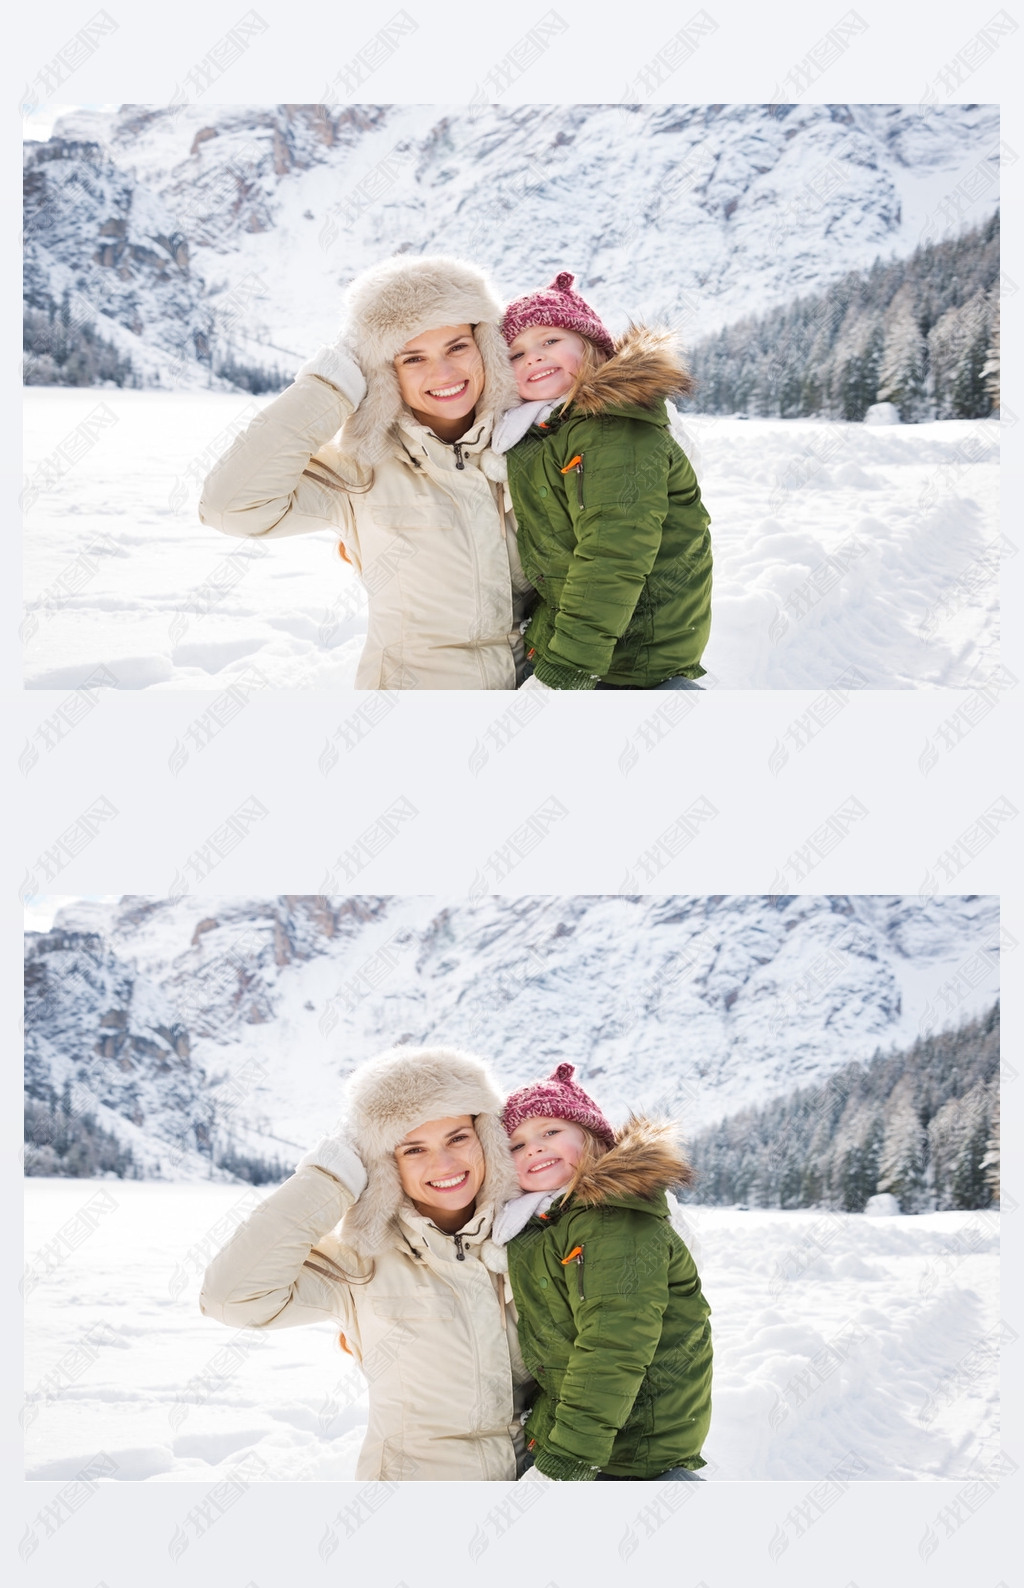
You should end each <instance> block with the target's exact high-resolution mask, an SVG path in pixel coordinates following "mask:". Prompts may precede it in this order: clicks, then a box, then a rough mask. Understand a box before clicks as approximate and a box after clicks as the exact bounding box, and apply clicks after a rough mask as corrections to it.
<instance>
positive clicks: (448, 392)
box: [430, 380, 469, 402]
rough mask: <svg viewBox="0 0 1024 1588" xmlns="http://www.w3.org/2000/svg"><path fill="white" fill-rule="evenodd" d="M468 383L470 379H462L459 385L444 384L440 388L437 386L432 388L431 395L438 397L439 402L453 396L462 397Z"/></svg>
mask: <svg viewBox="0 0 1024 1588" xmlns="http://www.w3.org/2000/svg"><path fill="white" fill-rule="evenodd" d="M468 385H469V381H468V380H460V381H459V384H458V385H457V386H442V387H441V389H440V390H438V389H437V388H436V387H435V388H433V389H432V390H431V392H430V396H431V397H436V398H437V400H438V402H447V401H448V399H449V398H451V397H461V396H462V393H463V392H464V391H465V390H466V388H467V386H468Z"/></svg>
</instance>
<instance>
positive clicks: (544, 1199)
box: [491, 1189, 562, 1246]
mask: <svg viewBox="0 0 1024 1588" xmlns="http://www.w3.org/2000/svg"><path fill="white" fill-rule="evenodd" d="M561 1195H562V1191H561V1189H559V1190H558V1191H524V1192H523V1194H522V1196H518V1197H513V1198H512V1200H511V1202H506V1203H505V1206H504V1207H503V1208H501V1209H500V1210H499V1212H498V1213H497V1214H496V1216H495V1219H494V1225H493V1228H492V1229H491V1240H492V1241H493V1242H494V1243H495V1245H496V1246H506V1245H507V1244H508V1242H509V1241H510V1240H511V1239H512V1237H513V1235H518V1234H519V1231H520V1230H522V1229H525V1228H526V1226H527V1224H529V1222H530V1220H531V1219H532V1218H533V1215H534V1214H535V1213H546V1212H547V1210H548V1208H549V1207H550V1206H551V1204H552V1202H553V1201H554V1200H555V1198H556V1197H560V1196H561Z"/></svg>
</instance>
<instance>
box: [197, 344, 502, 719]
mask: <svg viewBox="0 0 1024 1588" xmlns="http://www.w3.org/2000/svg"><path fill="white" fill-rule="evenodd" d="M316 363H317V361H316V360H313V361H311V365H312V367H313V372H311V373H300V374H299V375H298V377H297V378H296V380H295V383H294V385H292V386H290V387H289V388H288V390H287V391H285V392H282V394H281V396H280V397H278V398H276V399H275V400H274V401H273V402H271V403H269V404H268V405H267V407H266V408H264V409H263V410H262V412H261V413H260V414H259V415H258V416H257V418H256V419H254V420H253V422H252V424H251V425H250V426H249V428H248V429H247V430H246V431H245V432H244V433H243V434H242V435H241V436H239V437H238V439H237V440H236V441H235V443H234V444H233V446H232V447H231V448H230V449H229V450H228V452H227V453H226V454H225V456H224V457H223V458H222V459H221V460H220V462H219V463H218V464H217V465H216V467H215V468H214V469H213V471H212V473H211V474H210V476H209V478H208V479H207V481H206V485H205V488H204V491H203V497H202V501H201V503H200V507H199V516H200V518H201V519H202V521H203V523H204V524H209V525H210V526H211V527H212V528H215V529H220V530H223V531H224V532H225V533H226V534H229V535H258V536H261V537H264V536H265V537H270V536H275V535H276V536H284V535H299V534H303V533H305V532H308V531H311V530H318V529H332V530H333V531H334V532H335V534H337V535H338V536H339V538H340V539H341V541H342V543H343V545H344V547H345V551H346V553H347V555H348V557H349V559H350V560H351V562H352V564H353V565H354V567H355V568H356V570H357V572H358V573H359V575H360V577H361V579H362V582H363V584H364V585H365V587H366V591H367V597H368V603H369V625H368V633H367V637H366V647H365V649H364V651H363V655H362V658H361V660H360V663H359V669H358V672H357V674H356V687H357V688H358V689H514V688H515V687H516V683H517V678H518V680H519V681H521V679H522V676H523V672H524V666H525V657H524V647H523V640H522V636H521V634H520V632H519V624H520V623H521V622H522V621H523V619H524V618H525V617H526V616H527V615H528V613H529V610H530V607H531V605H532V595H533V592H532V587H531V585H530V584H529V582H528V581H527V579H526V577H525V575H524V574H523V571H522V568H521V567H520V563H519V555H518V552H517V549H516V533H515V520H514V517H513V515H512V510H511V503H510V499H509V497H508V495H507V490H506V487H505V485H504V483H503V482H502V480H500V479H491V478H488V475H487V473H485V469H489V470H490V471H491V472H492V473H493V474H495V475H498V474H503V472H504V465H503V463H502V462H501V461H499V460H498V459H497V458H496V457H495V455H494V454H493V453H492V452H491V451H490V446H489V443H490V436H491V420H490V416H489V415H485V416H484V417H483V418H482V419H481V420H480V421H479V422H478V423H476V424H474V425H473V426H471V428H470V430H469V431H468V432H467V434H466V436H465V437H464V438H463V440H462V441H460V442H459V443H458V447H457V449H456V447H455V446H453V445H452V444H446V443H445V442H442V441H439V440H438V439H437V437H436V436H435V435H434V434H433V432H432V431H431V430H429V429H427V427H426V426H424V425H421V424H418V423H417V422H416V420H415V419H413V417H412V414H411V413H408V411H405V412H404V413H403V416H402V417H401V419H400V420H399V422H398V424H397V425H396V426H395V427H394V428H393V429H392V430H391V431H389V432H388V435H389V436H390V438H391V440H390V444H389V449H388V452H387V455H386V456H385V457H384V459H383V460H382V461H380V462H378V463H377V464H376V465H375V467H374V468H373V469H372V471H371V470H370V469H369V468H368V467H366V466H365V465H361V464H359V463H357V462H356V461H355V460H353V459H352V458H348V457H345V456H344V455H343V454H342V453H341V451H340V448H339V446H338V441H337V437H338V432H339V430H340V429H341V426H342V424H343V423H344V421H345V420H346V418H347V417H348V416H349V415H350V414H351V413H352V412H353V409H354V404H353V402H352V400H351V397H350V396H348V395H346V394H345V393H344V392H343V391H342V390H340V389H339V388H338V387H337V386H336V385H334V384H332V383H331V381H330V380H329V379H328V375H327V374H326V373H324V374H321V373H319V372H317V371H316V368H315V366H316ZM311 365H306V366H304V370H307V371H309V370H310V369H311ZM324 367H325V369H326V370H327V371H328V372H330V370H331V365H330V363H329V361H328V362H327V363H326V364H325V366H324ZM460 462H461V464H462V466H461V467H459V464H460ZM346 487H348V488H346ZM340 577H341V572H340V570H339V578H340Z"/></svg>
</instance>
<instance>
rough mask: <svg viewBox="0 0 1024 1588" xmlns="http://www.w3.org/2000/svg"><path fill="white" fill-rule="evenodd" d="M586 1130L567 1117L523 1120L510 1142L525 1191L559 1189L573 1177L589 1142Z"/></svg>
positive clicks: (520, 1182)
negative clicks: (572, 1122)
mask: <svg viewBox="0 0 1024 1588" xmlns="http://www.w3.org/2000/svg"><path fill="white" fill-rule="evenodd" d="M586 1141H587V1135H586V1131H585V1130H584V1129H583V1127H582V1126H581V1125H573V1124H571V1123H570V1122H569V1120H567V1119H548V1118H546V1117H544V1116H543V1115H541V1116H539V1117H538V1118H537V1119H524V1120H523V1123H522V1124H521V1125H517V1126H516V1128H515V1130H514V1131H513V1132H512V1134H511V1136H510V1137H509V1138H508V1144H509V1146H510V1147H511V1149H512V1161H513V1163H514V1164H515V1166H516V1174H517V1175H518V1176H519V1184H520V1185H521V1186H522V1188H523V1190H524V1191H560V1190H561V1189H562V1187H563V1186H564V1185H568V1184H569V1181H570V1180H571V1179H572V1176H573V1170H574V1169H575V1168H576V1165H577V1164H578V1163H579V1161H580V1154H581V1153H582V1151H583V1148H584V1147H585V1145H586Z"/></svg>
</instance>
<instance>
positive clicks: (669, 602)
mask: <svg viewBox="0 0 1024 1588" xmlns="http://www.w3.org/2000/svg"><path fill="white" fill-rule="evenodd" d="M573 279H574V278H573V276H572V275H571V274H570V273H569V272H568V271H562V272H561V274H560V275H558V276H556V277H555V279H554V281H553V282H552V283H551V285H550V286H549V287H546V288H544V290H543V291H540V292H531V293H529V294H527V296H526V297H524V298H517V299H516V301H515V302H514V303H511V304H510V305H509V307H508V308H507V309H506V311H505V317H504V319H503V321H502V327H501V329H502V333H503V335H504V337H505V340H506V341H507V343H508V345H509V355H510V357H511V360H512V369H513V373H514V374H515V377H516V386H517V388H518V391H519V395H520V396H521V397H522V398H523V404H522V406H521V407H519V408H513V409H510V410H509V412H508V413H506V414H505V415H503V416H502V419H501V420H500V421H499V423H498V425H497V426H496V428H495V435H494V440H493V441H492V448H493V450H494V451H495V452H507V453H508V485H509V491H510V494H511V497H512V505H513V507H514V508H515V513H516V518H517V520H518V524H519V553H520V558H521V561H522V565H523V570H524V572H525V573H526V575H527V577H528V578H529V579H530V581H531V582H532V584H534V585H535V586H536V589H537V591H538V594H539V596H540V601H539V603H538V606H537V608H536V609H535V611H534V613H533V616H532V617H531V619H530V622H529V628H528V631H527V635H526V641H527V645H528V646H529V648H530V654H531V655H532V657H533V660H534V672H533V677H532V679H531V680H527V683H526V684H524V685H523V686H522V687H523V688H534V689H537V688H541V687H546V688H549V689H594V688H595V687H596V688H601V689H699V688H700V685H699V684H698V683H696V679H698V678H701V677H703V675H704V668H703V667H702V666H701V656H702V655H703V652H704V647H705V645H706V644H707V639H708V632H709V629H710V626H711V542H710V537H709V535H708V523H709V522H710V521H709V518H708V514H707V512H706V510H705V508H704V505H703V503H702V502H701V499H700V488H699V486H698V484H697V479H696V476H695V475H694V472H693V469H692V467H691V465H690V462H689V460H688V458H687V456H686V454H685V453H684V452H683V450H682V448H681V447H680V446H679V444H678V442H676V441H675V440H674V439H673V437H672V434H671V432H670V430H669V424H668V415H667V410H666V407H665V400H666V398H667V397H669V396H671V395H673V394H675V393H683V392H688V391H690V390H691V389H692V385H693V383H692V381H691V379H690V376H689V375H688V374H687V372H686V370H685V369H684V367H683V365H682V363H681V362H680V360H679V356H678V353H677V351H676V347H675V341H674V338H673V336H672V335H671V333H670V332H667V331H655V330H651V329H649V328H646V327H643V326H637V325H634V326H631V327H630V329H629V330H628V331H627V332H626V334H625V335H624V336H622V337H620V338H619V339H618V341H617V342H613V341H612V338H611V336H610V335H609V334H608V332H607V331H606V329H605V327H604V326H603V325H602V324H601V321H600V320H599V319H598V317H597V315H596V314H595V313H594V311H593V309H591V308H590V307H589V305H588V304H586V303H585V302H584V301H583V299H582V298H581V297H580V296H579V294H578V293H576V292H573V290H572V284H573Z"/></svg>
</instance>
